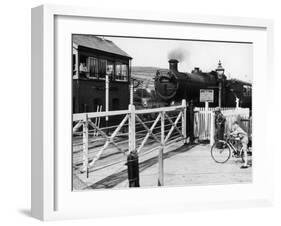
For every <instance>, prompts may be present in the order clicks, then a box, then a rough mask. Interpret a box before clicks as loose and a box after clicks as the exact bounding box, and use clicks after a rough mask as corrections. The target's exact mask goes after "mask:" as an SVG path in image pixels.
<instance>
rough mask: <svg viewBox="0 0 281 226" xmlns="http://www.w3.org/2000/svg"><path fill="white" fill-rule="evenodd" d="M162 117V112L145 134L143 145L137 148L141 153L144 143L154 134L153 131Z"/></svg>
mask: <svg viewBox="0 0 281 226" xmlns="http://www.w3.org/2000/svg"><path fill="white" fill-rule="evenodd" d="M160 118H161V114H158V116H157V118H156V120H155V121H154V123H153V125H152V126H151V127H150V129H148V133H147V134H146V135H145V137H144V139H143V141H142V143H141V145H140V146H139V148H138V150H137V152H138V153H139V152H140V150H141V149H142V148H143V146H144V144H145V143H146V142H147V140H148V137H149V136H150V135H152V134H153V133H152V132H153V129H154V128H155V126H156V125H157V123H158V121H159V119H160Z"/></svg>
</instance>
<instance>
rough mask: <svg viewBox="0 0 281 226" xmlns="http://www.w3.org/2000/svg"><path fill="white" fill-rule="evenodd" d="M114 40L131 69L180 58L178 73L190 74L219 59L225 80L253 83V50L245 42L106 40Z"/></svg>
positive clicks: (211, 67) (207, 68) (211, 66)
mask: <svg viewBox="0 0 281 226" xmlns="http://www.w3.org/2000/svg"><path fill="white" fill-rule="evenodd" d="M105 38H106V39H108V40H111V41H113V42H114V43H115V44H116V45H118V46H119V48H121V49H122V50H124V51H125V52H126V53H128V54H129V55H130V56H131V57H132V58H133V60H132V66H153V67H160V68H168V59H169V58H171V57H173V56H175V55H176V57H178V58H181V59H180V63H179V65H178V69H179V71H182V72H191V70H192V69H193V68H194V67H199V68H200V69H201V70H202V71H205V72H209V71H211V70H215V69H216V68H217V65H218V62H219V60H220V61H221V62H222V66H223V67H224V69H225V75H226V76H227V77H228V78H237V79H241V80H243V81H249V82H251V81H252V77H253V47H252V44H248V43H225V42H206V41H186V40H162V39H147V38H119V37H105Z"/></svg>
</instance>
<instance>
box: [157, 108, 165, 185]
mask: <svg viewBox="0 0 281 226" xmlns="http://www.w3.org/2000/svg"><path fill="white" fill-rule="evenodd" d="M164 148H165V112H161V147H160V149H159V154H158V186H163V185H164V162H163V161H164V160H163V152H164Z"/></svg>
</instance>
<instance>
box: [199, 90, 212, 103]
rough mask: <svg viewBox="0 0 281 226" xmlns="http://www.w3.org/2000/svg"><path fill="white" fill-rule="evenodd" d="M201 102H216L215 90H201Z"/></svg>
mask: <svg viewBox="0 0 281 226" xmlns="http://www.w3.org/2000/svg"><path fill="white" fill-rule="evenodd" d="M200 102H210V103H213V102H214V90H213V89H200Z"/></svg>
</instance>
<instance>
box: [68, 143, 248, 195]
mask: <svg viewBox="0 0 281 226" xmlns="http://www.w3.org/2000/svg"><path fill="white" fill-rule="evenodd" d="M157 154H158V151H157V150H155V151H154V152H151V153H149V154H147V155H144V156H141V157H140V186H141V187H152V186H157V178H158V157H157ZM250 163H251V158H250ZM241 165H242V162H241V159H236V158H231V159H230V160H229V161H228V162H226V163H224V164H219V163H216V162H214V160H213V159H212V158H211V155H210V145H208V144H197V145H182V143H180V142H178V143H175V144H173V145H172V146H170V147H169V148H168V149H167V150H166V151H165V153H164V185H165V186H193V185H210V184H235V183H251V181H252V167H249V168H248V169H240V166H241ZM127 187H128V180H127V168H126V166H125V165H124V163H121V164H119V165H115V166H112V167H108V168H106V169H103V170H98V171H95V172H92V173H90V176H89V178H86V175H85V174H79V173H76V172H75V171H74V180H73V188H74V190H88V189H104V188H127Z"/></svg>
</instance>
